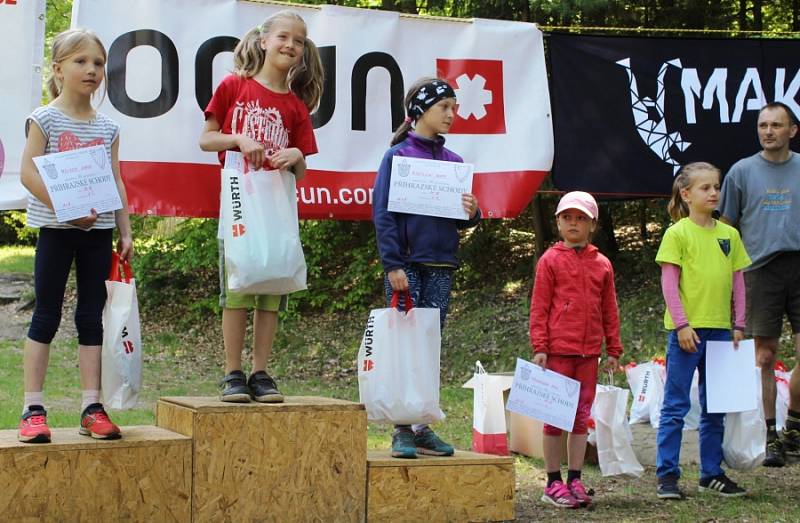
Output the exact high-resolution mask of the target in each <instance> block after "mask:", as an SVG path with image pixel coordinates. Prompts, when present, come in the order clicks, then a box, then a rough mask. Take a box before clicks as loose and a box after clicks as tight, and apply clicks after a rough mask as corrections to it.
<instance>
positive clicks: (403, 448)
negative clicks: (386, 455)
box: [392, 429, 417, 458]
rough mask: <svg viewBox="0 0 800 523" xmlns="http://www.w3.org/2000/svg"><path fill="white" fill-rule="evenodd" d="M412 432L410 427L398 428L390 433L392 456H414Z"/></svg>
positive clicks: (414, 446) (415, 450)
mask: <svg viewBox="0 0 800 523" xmlns="http://www.w3.org/2000/svg"><path fill="white" fill-rule="evenodd" d="M414 439H415V438H414V432H413V431H412V430H410V429H399V430H396V431H395V432H394V434H392V457H393V458H416V457H417V447H416V445H414Z"/></svg>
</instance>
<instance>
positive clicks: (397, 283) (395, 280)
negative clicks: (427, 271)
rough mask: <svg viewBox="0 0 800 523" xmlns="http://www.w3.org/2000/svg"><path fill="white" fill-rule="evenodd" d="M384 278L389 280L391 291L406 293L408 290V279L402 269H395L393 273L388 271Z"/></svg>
mask: <svg viewBox="0 0 800 523" xmlns="http://www.w3.org/2000/svg"><path fill="white" fill-rule="evenodd" d="M386 276H387V277H388V278H389V285H391V286H392V290H395V291H407V290H408V278H407V277H406V271H404V270H403V269H395V270H393V271H389V273H388V274H386Z"/></svg>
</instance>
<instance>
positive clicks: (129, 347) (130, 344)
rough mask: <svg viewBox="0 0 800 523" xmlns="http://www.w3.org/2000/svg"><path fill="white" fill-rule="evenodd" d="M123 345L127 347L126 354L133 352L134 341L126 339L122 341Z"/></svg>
mask: <svg viewBox="0 0 800 523" xmlns="http://www.w3.org/2000/svg"><path fill="white" fill-rule="evenodd" d="M122 347H123V348H124V349H125V354H133V342H132V341H130V340H125V341H123V342H122Z"/></svg>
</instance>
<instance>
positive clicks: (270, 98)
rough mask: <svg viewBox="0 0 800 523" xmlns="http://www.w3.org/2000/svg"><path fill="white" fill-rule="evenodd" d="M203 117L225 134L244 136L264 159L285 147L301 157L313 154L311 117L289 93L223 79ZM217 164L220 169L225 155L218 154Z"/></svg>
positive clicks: (239, 79) (230, 77) (241, 80)
mask: <svg viewBox="0 0 800 523" xmlns="http://www.w3.org/2000/svg"><path fill="white" fill-rule="evenodd" d="M205 116H206V119H209V118H211V117H212V116H213V117H214V119H215V120H216V121H217V123H218V124H219V125H220V128H221V131H222V132H223V133H225V134H244V135H245V136H248V137H250V138H252V139H253V140H255V141H257V142H259V143H261V144H263V145H264V151H265V156H270V155H272V154H274V153H276V152H278V151H280V150H281V149H286V148H289V147H297V148H298V149H300V152H302V153H303V155H304V156H308V155H310V154H314V153H316V152H317V141H316V140H315V139H314V127H313V126H312V125H311V116H310V115H309V113H308V108H306V106H305V104H303V102H302V101H301V100H300V98H298V97H297V95H295V94H294V93H293V92H288V93H276V92H275V91H271V90H269V89H267V88H266V87H265V86H263V85H261V84H260V83H258V82H257V81H255V80H253V79H252V78H243V77H241V76H238V75H235V74H231V75H228V76H227V77H225V78H224V79H223V80H222V82H220V84H219V86H218V87H217V90H216V91H214V96H212V97H211V101H210V102H209V103H208V107H206V110H205ZM233 150H234V151H238V150H239V149H238V148H236V149H233ZM219 162H220V164H223V165H224V163H225V151H220V152H219Z"/></svg>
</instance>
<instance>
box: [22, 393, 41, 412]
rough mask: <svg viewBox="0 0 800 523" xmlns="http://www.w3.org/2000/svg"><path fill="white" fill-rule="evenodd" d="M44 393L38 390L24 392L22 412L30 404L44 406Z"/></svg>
mask: <svg viewBox="0 0 800 523" xmlns="http://www.w3.org/2000/svg"><path fill="white" fill-rule="evenodd" d="M43 396H44V394H43V393H42V391H39V392H25V396H24V398H23V402H22V413H23V414H25V412H26V411H27V410H28V407H30V406H31V405H41V406H42V407H44V397H43Z"/></svg>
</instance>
